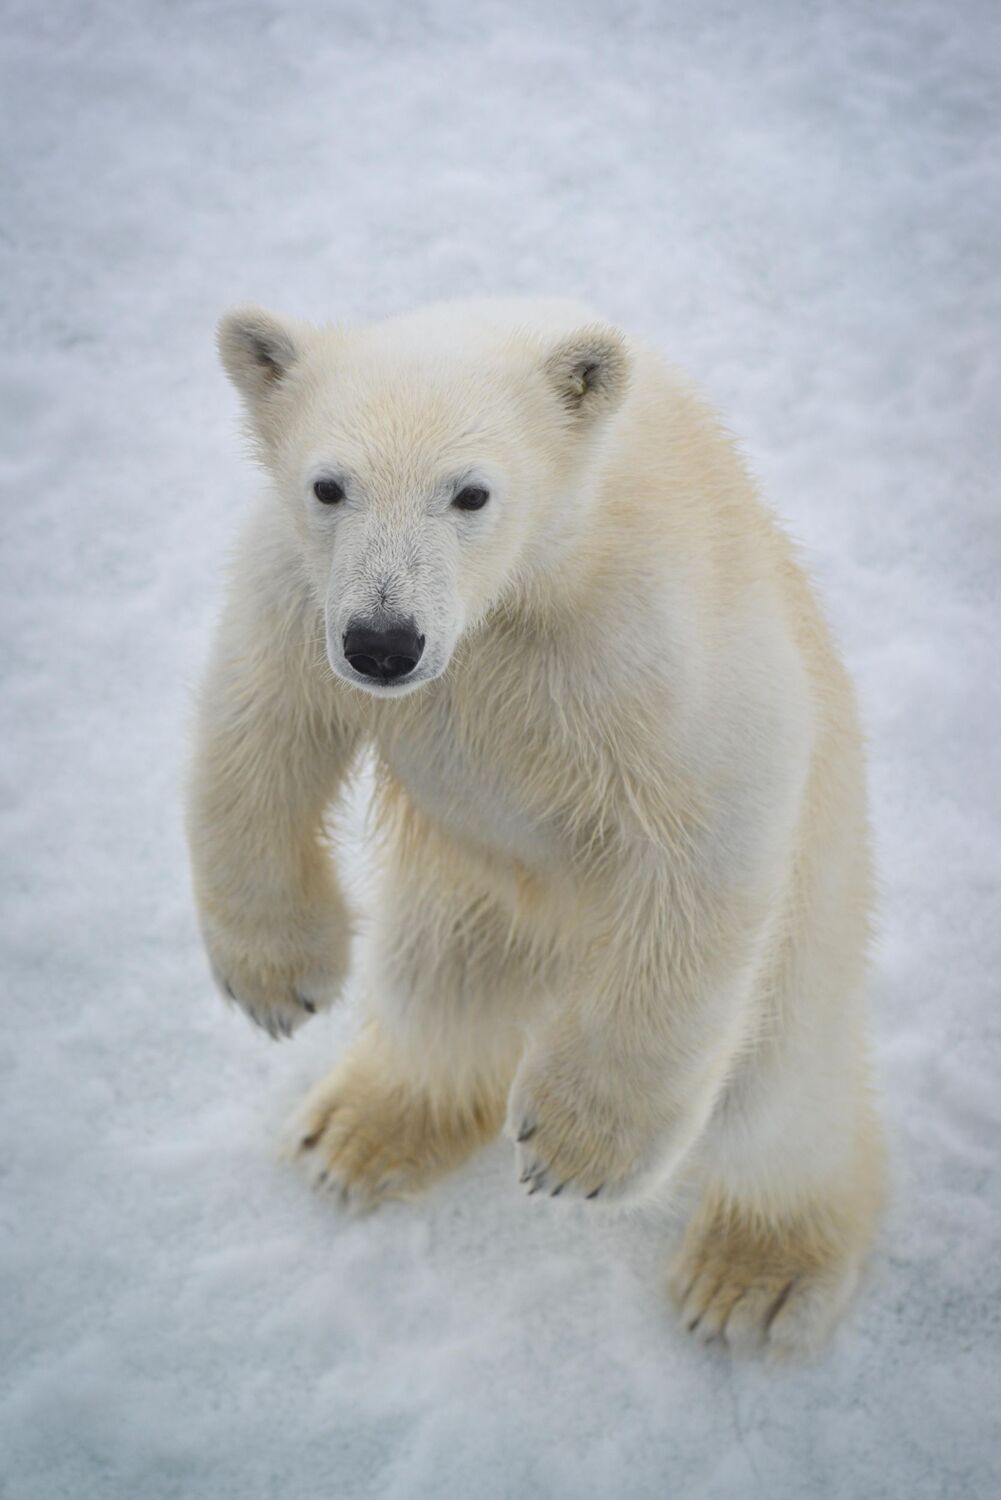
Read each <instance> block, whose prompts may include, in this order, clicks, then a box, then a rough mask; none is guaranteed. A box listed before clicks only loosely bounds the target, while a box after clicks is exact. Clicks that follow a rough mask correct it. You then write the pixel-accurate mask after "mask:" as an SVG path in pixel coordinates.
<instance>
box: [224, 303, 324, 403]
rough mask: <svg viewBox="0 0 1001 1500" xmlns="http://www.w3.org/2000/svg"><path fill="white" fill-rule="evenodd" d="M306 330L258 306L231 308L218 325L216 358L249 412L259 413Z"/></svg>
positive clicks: (299, 347)
mask: <svg viewBox="0 0 1001 1500" xmlns="http://www.w3.org/2000/svg"><path fill="white" fill-rule="evenodd" d="M305 333H306V330H305V328H304V327H303V326H302V325H300V324H296V323H293V322H292V321H291V319H286V318H278V317H276V316H275V315H274V313H269V312H265V311H264V309H263V308H260V307H234V308H233V310H232V312H228V313H227V314H226V315H225V317H224V318H223V319H222V320H221V322H220V324H219V330H218V333H217V340H218V344H219V357H220V359H221V360H222V363H223V368H224V369H225V371H226V374H227V375H228V376H229V378H230V380H231V381H232V382H233V384H234V385H235V386H236V388H237V390H238V391H239V392H240V395H241V396H242V397H243V399H244V401H245V402H246V403H247V406H248V407H249V409H250V412H251V415H253V416H256V415H259V413H260V408H261V406H262V404H263V403H264V402H265V401H266V400H267V398H268V397H269V396H271V395H272V394H273V393H274V392H275V390H276V389H277V388H278V386H279V385H280V384H281V382H282V381H283V380H284V379H285V376H286V375H287V374H288V372H289V371H290V370H291V368H292V366H293V365H294V364H295V363H296V362H297V361H298V359H299V357H300V355H301V353H302V346H303V342H304V336H305Z"/></svg>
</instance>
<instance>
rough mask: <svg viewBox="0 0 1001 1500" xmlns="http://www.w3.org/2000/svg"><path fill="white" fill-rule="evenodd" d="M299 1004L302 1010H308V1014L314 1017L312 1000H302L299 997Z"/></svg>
mask: <svg viewBox="0 0 1001 1500" xmlns="http://www.w3.org/2000/svg"><path fill="white" fill-rule="evenodd" d="M299 1003H300V1005H301V1006H302V1008H303V1010H308V1011H309V1013H310V1015H311V1016H315V1015H316V1006H315V1005H314V1004H313V1002H312V1000H304V999H303V998H302V996H301V995H300V996H299Z"/></svg>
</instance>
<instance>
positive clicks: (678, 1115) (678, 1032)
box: [506, 870, 752, 1201]
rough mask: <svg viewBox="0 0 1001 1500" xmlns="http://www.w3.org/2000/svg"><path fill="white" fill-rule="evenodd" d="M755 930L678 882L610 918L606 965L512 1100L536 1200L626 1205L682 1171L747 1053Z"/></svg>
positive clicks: (556, 1026) (531, 1049)
mask: <svg viewBox="0 0 1001 1500" xmlns="http://www.w3.org/2000/svg"><path fill="white" fill-rule="evenodd" d="M693 885H694V882H693V881H692V880H689V881H688V883H687V888H688V890H689V891H690V890H691V889H692V888H693ZM624 888H626V889H628V887H624ZM634 888H635V882H634ZM599 916H600V908H599ZM751 930H752V929H751V922H750V914H749V913H748V912H747V911H740V910H736V909H734V908H733V907H732V906H731V907H730V908H729V909H724V907H723V906H722V905H720V904H719V903H717V906H716V907H715V909H712V910H709V909H708V907H707V906H701V907H700V905H699V904H698V903H693V902H691V901H689V902H688V903H682V902H681V901H680V900H679V899H678V891H677V879H676V876H675V875H674V873H673V872H672V871H670V870H664V871H663V872H662V873H661V872H659V871H658V872H655V873H654V874H653V875H651V876H650V877H649V878H648V880H647V882H646V883H645V885H644V886H643V887H641V888H640V889H639V891H638V892H637V894H636V897H635V901H634V905H633V908H632V909H631V910H630V911H629V913H628V914H625V915H620V914H619V913H615V914H614V916H612V919H611V920H609V918H608V914H607V908H606V916H605V920H604V921H603V922H600V923H599V922H598V921H596V923H595V929H594V932H593V935H592V943H591V952H592V953H594V954H596V955H597V956H596V957H595V958H594V959H592V961H591V963H590V964H589V965H585V966H584V967H583V969H582V972H581V973H580V974H578V975H576V976H571V977H570V978H569V982H568V991H569V993H568V994H567V996H566V997H565V998H563V999H560V998H557V999H556V1000H555V1001H554V1002H553V1003H552V1005H551V1008H550V1010H549V1012H548V1014H547V1015H546V1017H545V1019H544V1020H543V1022H542V1023H541V1025H539V1026H537V1027H535V1028H533V1031H532V1033H531V1035H530V1040H529V1045H528V1047H527V1048H526V1052H525V1055H524V1058H523V1060H522V1063H521V1066H520V1067H519V1069H518V1073H517V1075H516V1077H515V1080H514V1085H513V1088H512V1090H511V1095H510V1099H509V1103H508V1112H507V1123H506V1133H507V1134H508V1135H509V1136H510V1138H511V1139H512V1140H513V1141H514V1142H515V1143H516V1146H517V1159H518V1172H519V1177H520V1180H521V1181H522V1182H523V1183H524V1184H525V1186H526V1188H527V1190H528V1192H529V1193H532V1194H534V1193H543V1194H548V1195H550V1196H558V1195H560V1194H565V1195H566V1196H568V1197H571V1196H573V1197H579V1198H584V1199H591V1200H593V1199H597V1198H600V1199H601V1200H602V1201H608V1200H615V1199H625V1198H630V1197H635V1196H637V1195H638V1194H642V1193H644V1192H646V1191H648V1190H649V1189H650V1188H651V1187H652V1186H653V1185H654V1184H655V1183H657V1182H658V1181H660V1180H661V1179H663V1178H665V1177H667V1176H669V1175H670V1174H671V1173H672V1172H673V1171H674V1170H675V1169H676V1168H677V1166H678V1165H679V1164H680V1162H681V1161H682V1159H683V1158H684V1157H685V1156H686V1155H687V1153H688V1152H689V1150H690V1149H691V1147H692V1146H693V1145H694V1144H695V1142H696V1141H697V1140H698V1139H699V1137H700V1136H701V1134H702V1133H703V1131H704V1129H705V1127H706V1125H707V1123H708V1121H709V1119H710V1116H711V1114H712V1110H713V1105H714V1103H715V1101H716V1099H717V1097H718V1095H719V1091H720V1088H721V1087H722V1084H723V1082H724V1080H725V1078H726V1074H727V1068H728V1065H729V1062H730V1059H731V1058H732V1056H733V1054H734V1052H735V1050H736V1048H737V1047H738V1046H739V1044H740V1039H741V1036H742V1028H743V1026H744V1024H745V1022H746V1011H747V1007H746V998H747V989H748V981H747V977H746V955H747V953H748V951H749V948H750V945H751Z"/></svg>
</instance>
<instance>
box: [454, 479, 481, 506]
mask: <svg viewBox="0 0 1001 1500" xmlns="http://www.w3.org/2000/svg"><path fill="white" fill-rule="evenodd" d="M489 499H490V491H489V490H485V489H484V488H483V486H482V485H479V484H467V485H466V486H465V487H464V488H463V489H461V490H460V491H459V493H458V494H457V495H456V497H455V499H454V500H453V501H452V504H453V505H454V506H455V508H456V510H482V509H483V507H484V506H485V505H486V503H487V501H488V500H489Z"/></svg>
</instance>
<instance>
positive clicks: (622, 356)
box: [545, 323, 630, 421]
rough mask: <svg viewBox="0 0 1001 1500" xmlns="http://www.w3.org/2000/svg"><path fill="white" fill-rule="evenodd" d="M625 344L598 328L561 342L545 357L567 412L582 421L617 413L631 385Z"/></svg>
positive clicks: (551, 381) (601, 326) (613, 332)
mask: <svg viewBox="0 0 1001 1500" xmlns="http://www.w3.org/2000/svg"><path fill="white" fill-rule="evenodd" d="M629 368H630V359H629V351H628V349H627V348H626V341H625V339H624V338H623V337H622V334H621V333H619V332H618V330H617V329H615V328H609V327H607V326H606V325H605V324H600V323H598V324H595V325H594V326H593V327H590V328H580V329H578V330H577V332H576V333H571V334H569V335H568V336H567V337H566V338H564V339H561V340H560V342H559V343H558V344H557V345H556V347H555V348H554V349H551V350H550V352H549V354H548V355H547V357H546V362H545V374H546V378H547V380H548V381H549V384H550V386H551V387H552V389H553V390H554V392H555V393H556V396H557V397H558V399H559V401H560V404H561V405H562V407H563V409H564V411H565V412H567V413H568V414H569V415H570V416H572V417H575V418H577V419H578V420H579V421H588V420H590V419H591V418H593V417H597V416H600V415H605V414H609V413H611V412H613V411H615V409H616V407H618V406H619V405H620V404H621V402H622V399H623V397H624V396H625V394H626V388H627V386H628V385H629Z"/></svg>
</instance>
